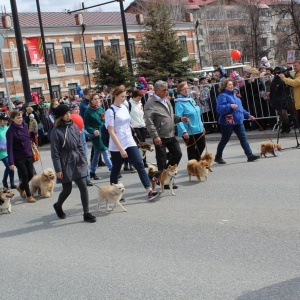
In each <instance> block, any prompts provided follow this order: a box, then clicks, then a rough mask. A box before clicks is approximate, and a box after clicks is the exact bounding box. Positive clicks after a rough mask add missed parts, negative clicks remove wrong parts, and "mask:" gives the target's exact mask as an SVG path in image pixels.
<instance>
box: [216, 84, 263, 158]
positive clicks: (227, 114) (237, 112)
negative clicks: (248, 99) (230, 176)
mask: <svg viewBox="0 0 300 300" xmlns="http://www.w3.org/2000/svg"><path fill="white" fill-rule="evenodd" d="M233 89H234V85H233V82H232V79H230V78H228V79H225V80H223V81H222V82H221V84H220V88H219V92H220V94H219V96H218V98H217V112H218V114H219V115H220V116H219V120H218V123H219V124H220V126H221V134H222V137H221V141H220V142H219V144H218V148H217V153H216V156H215V162H217V163H219V164H226V162H225V161H224V160H223V158H222V155H223V150H224V148H225V146H226V145H227V143H228V142H229V140H230V137H231V135H232V132H235V134H236V135H237V137H238V139H239V140H240V143H241V146H242V148H243V149H244V152H245V154H246V155H247V157H248V162H250V161H255V160H257V159H258V158H259V156H258V155H253V153H252V150H251V148H250V145H249V143H248V140H247V136H246V131H245V127H244V124H243V122H244V119H251V120H254V119H255V117H253V116H251V115H250V113H249V112H248V111H246V110H245V109H244V108H243V106H242V101H241V100H240V98H238V97H237V96H236V94H235V92H234V91H233Z"/></svg>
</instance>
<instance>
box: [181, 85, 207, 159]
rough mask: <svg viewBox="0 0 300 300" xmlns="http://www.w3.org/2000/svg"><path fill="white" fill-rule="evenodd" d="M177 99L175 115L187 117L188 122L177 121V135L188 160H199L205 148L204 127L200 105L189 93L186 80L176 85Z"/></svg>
mask: <svg viewBox="0 0 300 300" xmlns="http://www.w3.org/2000/svg"><path fill="white" fill-rule="evenodd" d="M177 93H178V95H177V99H175V115H177V116H179V117H188V118H189V119H190V122H189V123H183V122H181V123H177V129H178V136H182V138H183V139H184V142H185V144H186V145H187V155H188V160H190V159H196V160H199V159H200V157H201V154H202V152H203V150H204V148H205V135H204V127H203V123H202V120H201V111H200V107H199V106H197V105H196V103H195V101H194V99H193V98H192V97H191V96H190V95H189V87H188V85H187V82H181V83H179V84H178V86H177Z"/></svg>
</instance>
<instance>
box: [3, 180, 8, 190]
mask: <svg viewBox="0 0 300 300" xmlns="http://www.w3.org/2000/svg"><path fill="white" fill-rule="evenodd" d="M2 183H3V187H4V188H5V189H8V184H7V182H5V181H2Z"/></svg>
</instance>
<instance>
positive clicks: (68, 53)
mask: <svg viewBox="0 0 300 300" xmlns="http://www.w3.org/2000/svg"><path fill="white" fill-rule="evenodd" d="M61 45H62V49H63V55H64V62H65V64H74V59H73V53H72V45H71V43H62V44H61Z"/></svg>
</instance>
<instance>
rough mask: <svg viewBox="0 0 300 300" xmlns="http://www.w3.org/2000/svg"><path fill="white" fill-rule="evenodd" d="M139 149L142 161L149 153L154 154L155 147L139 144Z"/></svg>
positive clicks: (148, 144)
mask: <svg viewBox="0 0 300 300" xmlns="http://www.w3.org/2000/svg"><path fill="white" fill-rule="evenodd" d="M137 147H138V148H139V149H140V153H141V156H142V159H144V158H145V157H146V153H147V151H150V152H152V151H153V150H154V149H153V147H152V146H151V144H150V143H147V142H139V143H138V144H137Z"/></svg>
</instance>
